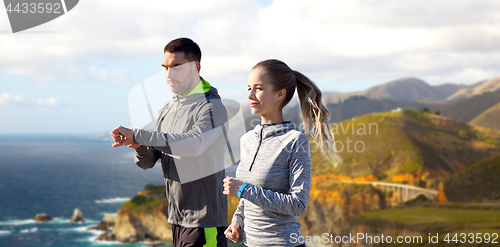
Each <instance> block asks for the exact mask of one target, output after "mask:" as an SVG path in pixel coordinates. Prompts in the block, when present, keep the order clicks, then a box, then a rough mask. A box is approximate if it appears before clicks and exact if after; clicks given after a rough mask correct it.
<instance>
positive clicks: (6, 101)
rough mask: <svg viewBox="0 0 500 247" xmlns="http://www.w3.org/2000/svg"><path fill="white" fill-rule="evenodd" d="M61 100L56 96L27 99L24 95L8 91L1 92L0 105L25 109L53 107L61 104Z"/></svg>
mask: <svg viewBox="0 0 500 247" xmlns="http://www.w3.org/2000/svg"><path fill="white" fill-rule="evenodd" d="M59 105H60V104H59V101H58V100H57V99H56V98H55V97H53V96H52V97H49V98H40V99H38V100H36V101H34V100H30V99H27V98H26V97H24V96H22V95H12V94H10V93H8V92H4V93H2V94H0V107H1V106H4V107H5V106H8V107H10V108H11V109H13V108H12V107H14V108H16V107H22V108H23V109H29V108H32V109H35V108H53V107H56V106H59Z"/></svg>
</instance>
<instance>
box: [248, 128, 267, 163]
mask: <svg viewBox="0 0 500 247" xmlns="http://www.w3.org/2000/svg"><path fill="white" fill-rule="evenodd" d="M263 131H264V126H262V129H260V140H259V146H258V147H257V151H255V155H254V156H253V160H252V164H251V165H250V168H249V169H248V171H251V170H252V167H253V163H254V162H255V158H257V154H258V153H259V149H260V145H261V144H262V132H263Z"/></svg>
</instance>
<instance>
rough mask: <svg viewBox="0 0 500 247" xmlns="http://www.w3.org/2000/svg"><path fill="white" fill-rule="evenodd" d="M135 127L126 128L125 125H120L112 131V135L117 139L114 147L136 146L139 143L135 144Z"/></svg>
mask: <svg viewBox="0 0 500 247" xmlns="http://www.w3.org/2000/svg"><path fill="white" fill-rule="evenodd" d="M133 130H134V128H132V127H129V128H125V127H123V126H121V125H120V126H118V127H116V128H114V129H113V130H112V131H111V134H110V135H111V137H112V138H113V140H114V141H115V143H113V145H112V147H119V146H129V145H130V146H135V145H138V144H134V131H133Z"/></svg>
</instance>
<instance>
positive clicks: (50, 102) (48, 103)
mask: <svg viewBox="0 0 500 247" xmlns="http://www.w3.org/2000/svg"><path fill="white" fill-rule="evenodd" d="M36 102H37V103H38V105H40V106H45V107H55V106H57V105H58V101H57V99H56V98H55V97H50V98H47V99H39V100H37V101H36Z"/></svg>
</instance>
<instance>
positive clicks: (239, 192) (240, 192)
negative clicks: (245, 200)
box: [237, 182, 248, 198]
mask: <svg viewBox="0 0 500 247" xmlns="http://www.w3.org/2000/svg"><path fill="white" fill-rule="evenodd" d="M247 185H248V183H247V182H244V183H243V184H242V185H241V187H240V189H239V190H238V194H237V195H238V197H239V198H241V194H242V193H243V191H244V190H245V188H246V187H247Z"/></svg>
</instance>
